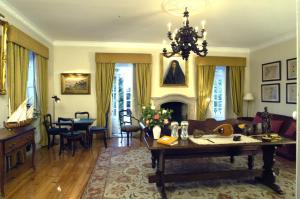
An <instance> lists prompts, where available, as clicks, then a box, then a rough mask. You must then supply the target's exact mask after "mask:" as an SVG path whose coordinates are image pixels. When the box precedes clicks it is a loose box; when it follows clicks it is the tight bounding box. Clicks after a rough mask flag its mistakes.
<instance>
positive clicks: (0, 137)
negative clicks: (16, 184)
mask: <svg viewBox="0 0 300 199" xmlns="http://www.w3.org/2000/svg"><path fill="white" fill-rule="evenodd" d="M34 130H35V128H34V127H32V126H31V125H29V126H26V127H20V128H16V129H14V130H7V129H0V157H1V158H0V187H1V195H2V197H4V183H5V180H6V179H5V172H6V168H5V166H6V165H5V162H6V157H7V156H8V155H11V154H12V153H14V152H16V151H18V150H20V149H23V148H25V147H26V146H28V145H31V146H32V160H31V161H32V162H31V163H32V167H33V169H34V170H35V165H34V155H35V141H34Z"/></svg>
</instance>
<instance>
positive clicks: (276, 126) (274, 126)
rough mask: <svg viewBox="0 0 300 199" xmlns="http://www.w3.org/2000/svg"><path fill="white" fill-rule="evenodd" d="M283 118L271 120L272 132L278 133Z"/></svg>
mask: <svg viewBox="0 0 300 199" xmlns="http://www.w3.org/2000/svg"><path fill="white" fill-rule="evenodd" d="M282 123H283V121H282V120H271V130H272V132H275V133H278V132H279V130H280V127H281V126H282Z"/></svg>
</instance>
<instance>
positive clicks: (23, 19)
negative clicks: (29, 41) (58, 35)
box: [0, 0, 53, 44]
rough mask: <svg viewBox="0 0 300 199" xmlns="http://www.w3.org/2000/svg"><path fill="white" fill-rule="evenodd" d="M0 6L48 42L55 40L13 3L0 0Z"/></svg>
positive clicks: (51, 42)
mask: <svg viewBox="0 0 300 199" xmlns="http://www.w3.org/2000/svg"><path fill="white" fill-rule="evenodd" d="M0 8H1V9H3V10H5V11H6V12H7V13H8V14H9V15H11V16H12V17H13V18H15V19H16V20H17V21H19V22H20V23H22V24H23V25H24V26H26V27H28V28H29V29H31V30H32V31H33V32H35V33H36V34H37V35H38V36H40V37H41V38H42V39H44V40H45V41H46V42H48V43H49V44H53V41H52V39H51V38H50V37H49V36H47V35H46V34H45V33H44V32H42V31H41V30H40V29H39V28H37V27H36V25H34V24H33V23H32V22H30V20H29V19H27V18H26V17H25V16H24V15H22V14H21V13H20V11H18V10H17V9H16V8H14V7H13V6H12V5H10V4H9V3H8V2H7V1H6V0H3V1H0Z"/></svg>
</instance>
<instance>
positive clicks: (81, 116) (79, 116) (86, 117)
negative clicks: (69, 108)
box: [75, 111, 90, 119]
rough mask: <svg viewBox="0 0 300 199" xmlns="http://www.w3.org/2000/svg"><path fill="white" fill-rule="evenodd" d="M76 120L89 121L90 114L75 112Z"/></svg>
mask: <svg viewBox="0 0 300 199" xmlns="http://www.w3.org/2000/svg"><path fill="white" fill-rule="evenodd" d="M75 118H80V119H81V118H85V119H89V118H90V113H89V112H87V111H84V112H75Z"/></svg>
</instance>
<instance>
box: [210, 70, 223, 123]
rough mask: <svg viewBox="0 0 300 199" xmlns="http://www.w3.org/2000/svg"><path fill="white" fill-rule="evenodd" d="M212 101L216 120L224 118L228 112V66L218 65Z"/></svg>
mask: <svg viewBox="0 0 300 199" xmlns="http://www.w3.org/2000/svg"><path fill="white" fill-rule="evenodd" d="M211 103H212V104H211V108H212V111H211V113H212V117H213V118H215V119H216V120H224V119H225V114H226V110H225V104H226V67H224V66H217V67H216V70H215V78H214V85H213V91H212V100H211Z"/></svg>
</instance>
